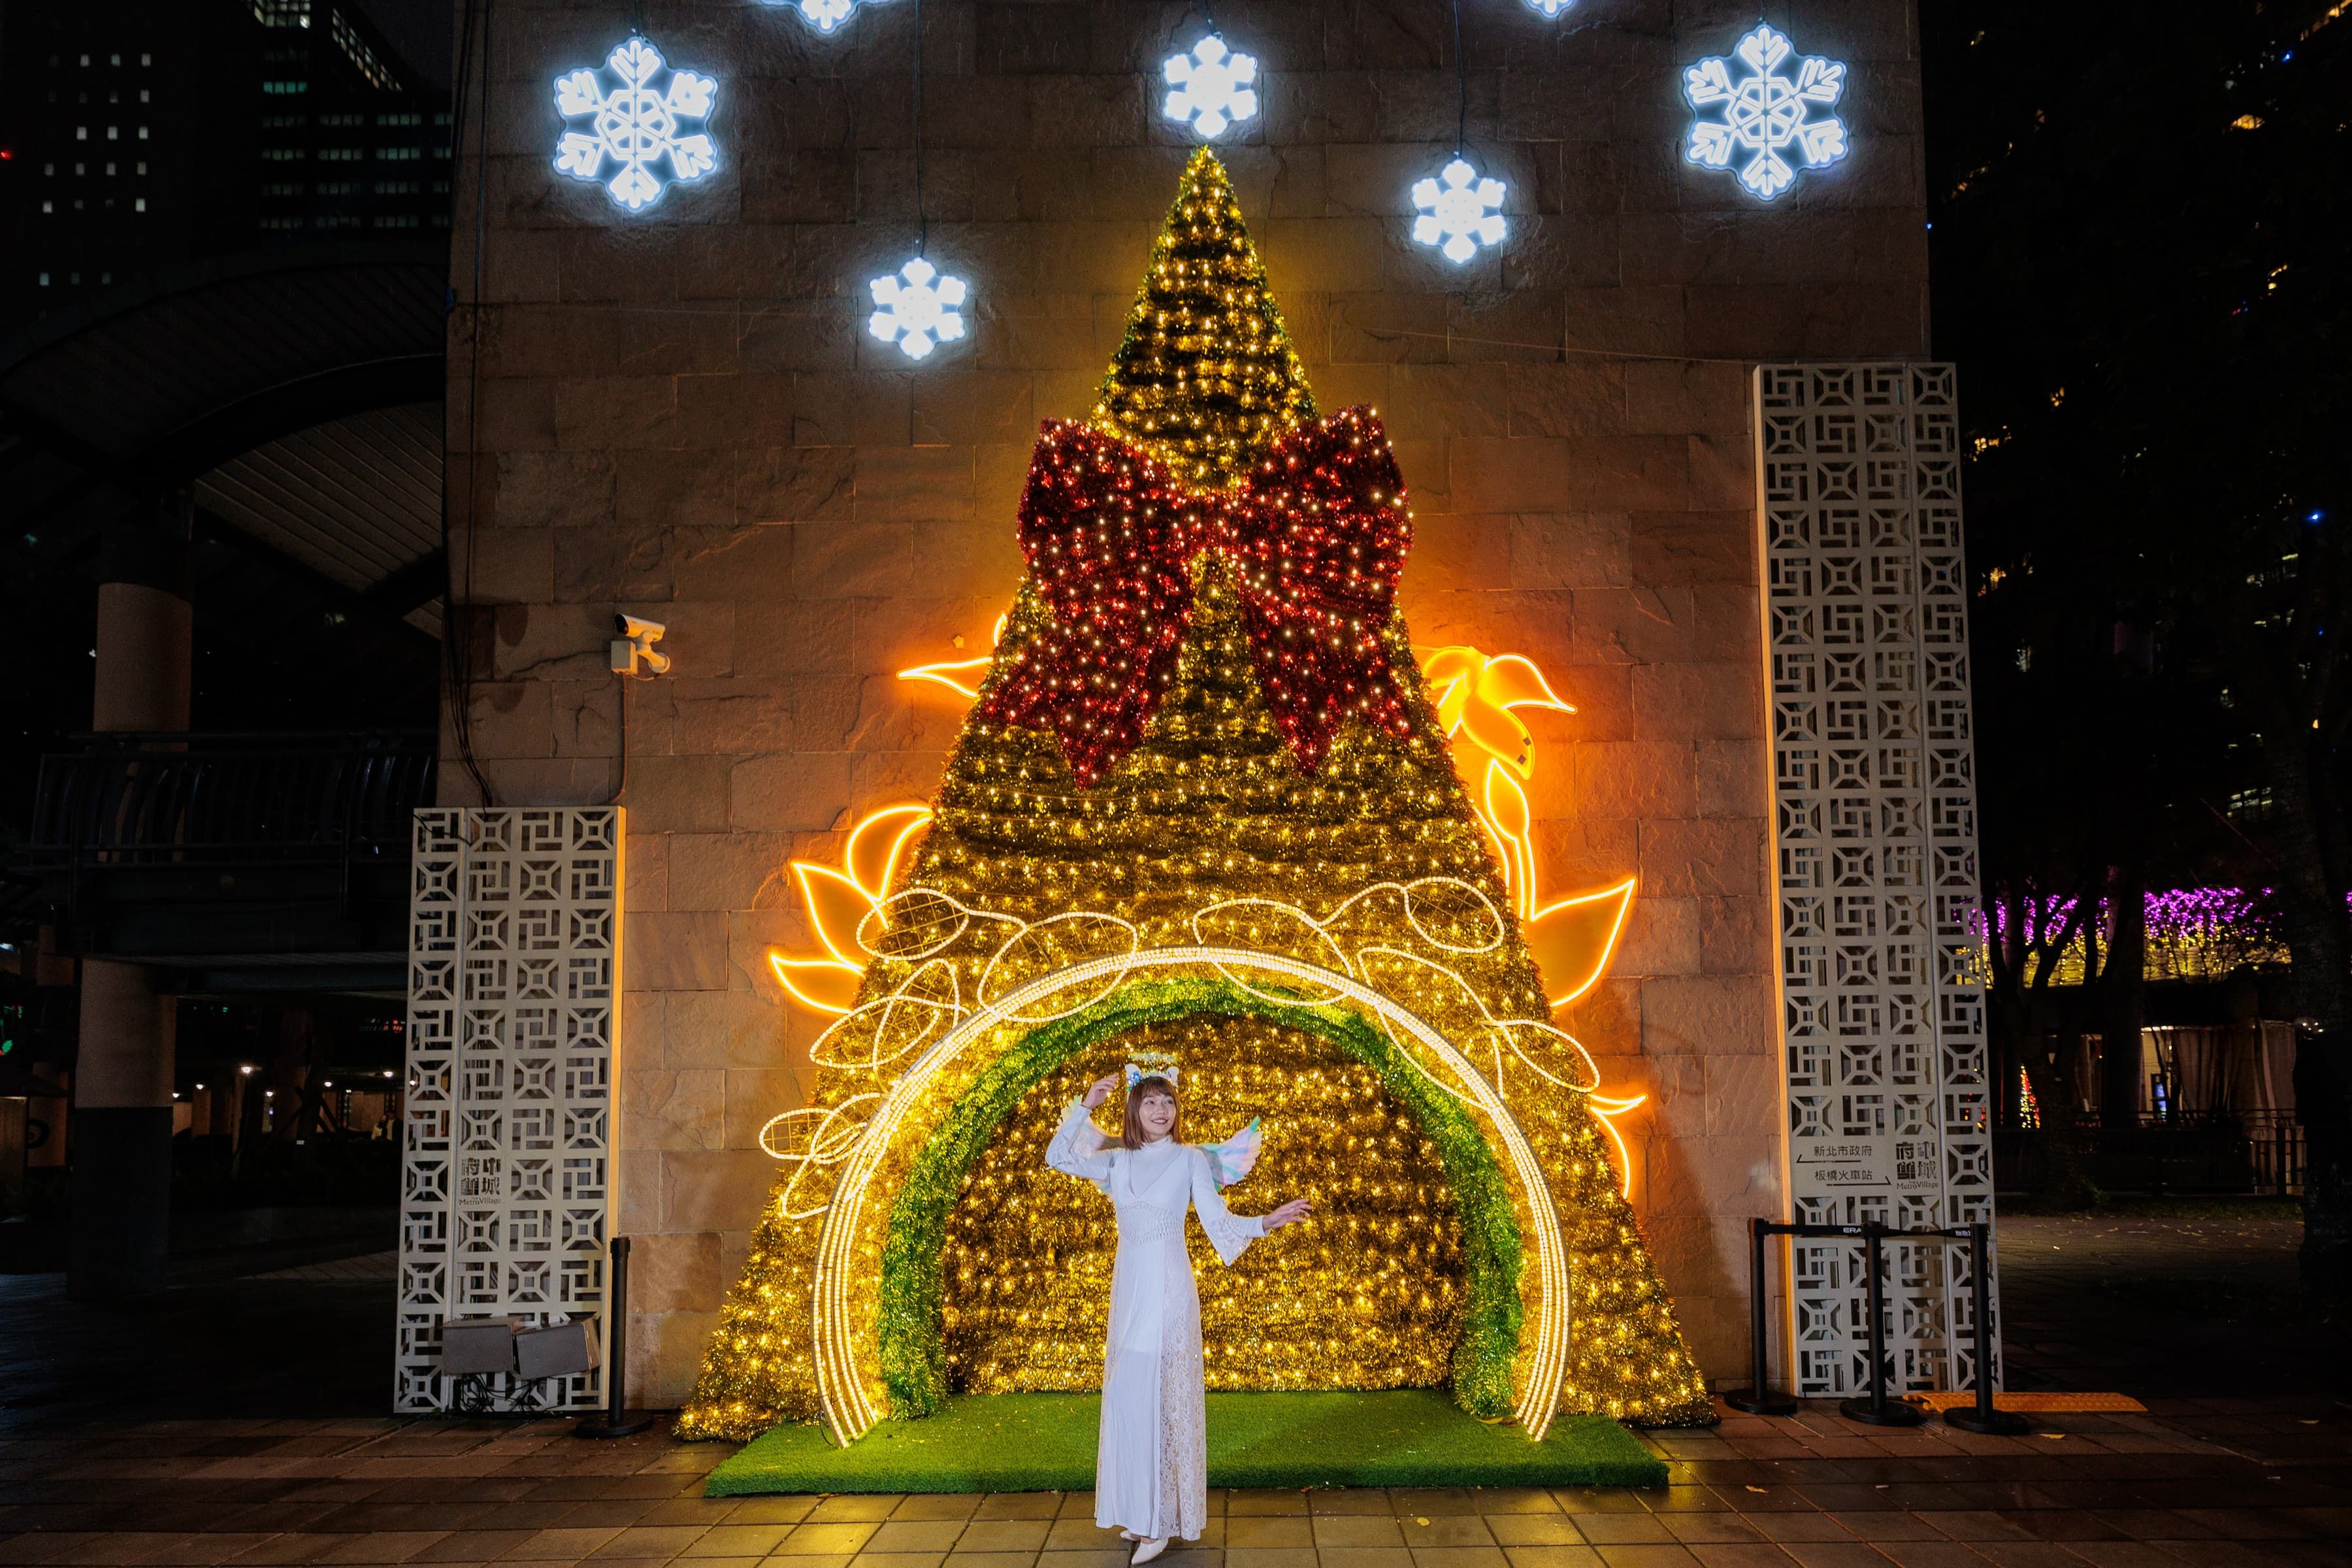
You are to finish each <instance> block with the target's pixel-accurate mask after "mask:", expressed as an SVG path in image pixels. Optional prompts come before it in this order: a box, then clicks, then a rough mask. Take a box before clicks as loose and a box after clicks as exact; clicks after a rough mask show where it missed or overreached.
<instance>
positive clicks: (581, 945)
mask: <svg viewBox="0 0 2352 1568" xmlns="http://www.w3.org/2000/svg"><path fill="white" fill-rule="evenodd" d="M412 865H413V868H414V869H413V872H412V877H411V881H410V893H409V939H408V972H409V978H408V1084H409V1089H408V1100H407V1116H406V1121H405V1126H404V1133H403V1135H404V1146H403V1164H402V1192H401V1235H400V1320H399V1331H398V1332H399V1345H398V1352H397V1367H396V1371H395V1373H394V1394H393V1407H394V1409H395V1410H404V1411H407V1410H444V1409H447V1408H449V1407H450V1406H451V1405H452V1403H453V1400H454V1395H453V1391H452V1384H451V1382H450V1380H448V1379H446V1378H444V1377H442V1376H441V1375H440V1373H439V1371H438V1358H439V1355H440V1350H441V1325H442V1323H443V1322H444V1321H446V1320H447V1319H450V1318H502V1317H519V1318H523V1319H526V1320H528V1321H532V1322H540V1323H552V1322H562V1321H567V1320H569V1319H572V1318H579V1317H589V1318H593V1319H594V1320H595V1321H596V1322H597V1325H598V1327H597V1338H598V1341H599V1342H600V1343H601V1342H603V1341H604V1271H605V1258H606V1252H605V1246H606V1224H607V1219H608V1216H609V1215H610V1213H611V1196H612V1184H611V1170H612V1148H613V1140H612V1133H613V1026H614V1015H615V1012H616V1008H617V1004H618V1000H619V984H620V931H621V813H620V809H619V808H618V807H615V806H591V807H574V806H562V807H558V806H550V807H529V808H524V807H507V808H499V809H489V810H482V809H476V808H472V807H436V808H428V809H426V810H423V811H419V812H418V813H417V814H416V826H415V848H414V859H413V861H412ZM598 1359H599V1361H600V1362H601V1361H602V1360H603V1357H602V1356H601V1355H600V1356H599V1358H598ZM518 1392H519V1390H517V1389H516V1388H515V1387H512V1386H510V1385H509V1384H507V1382H506V1381H505V1380H503V1379H502V1380H499V1384H498V1385H497V1386H496V1388H495V1390H494V1393H493V1395H492V1398H493V1405H494V1407H498V1408H511V1407H512V1406H513V1404H514V1400H515V1396H516V1394H517V1393H518ZM535 1393H536V1394H537V1396H538V1397H539V1398H540V1399H541V1407H542V1408H550V1409H567V1410H584V1409H591V1408H593V1407H595V1406H597V1405H602V1404H603V1403H604V1393H603V1373H602V1372H601V1370H600V1371H597V1372H591V1373H586V1374H584V1375H581V1376H575V1377H569V1378H564V1379H562V1380H559V1381H556V1382H553V1383H551V1384H547V1385H543V1386H542V1387H541V1388H540V1389H538V1390H536V1391H535Z"/></svg>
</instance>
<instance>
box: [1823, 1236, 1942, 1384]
mask: <svg viewBox="0 0 2352 1568" xmlns="http://www.w3.org/2000/svg"><path fill="white" fill-rule="evenodd" d="M1885 1238H1886V1227H1885V1226H1883V1225H1881V1224H1879V1223H1878V1222H1877V1221H1876V1220H1872V1221H1871V1222H1870V1223H1869V1224H1868V1225H1865V1226H1863V1227H1862V1266H1863V1268H1865V1269H1867V1270H1868V1271H1869V1272H1868V1274H1867V1276H1866V1279H1867V1288H1866V1289H1864V1292H1863V1294H1864V1300H1865V1302H1866V1303H1867V1305H1868V1308H1869V1311H1870V1397H1869V1398H1867V1399H1848V1400H1843V1401H1842V1402H1840V1404H1839V1405H1838V1414H1839V1415H1843V1416H1844V1417H1845V1418H1846V1419H1847V1420H1849V1421H1862V1422H1866V1423H1868V1424H1869V1425H1871V1426H1918V1425H1919V1424H1920V1423H1921V1422H1923V1421H1925V1420H1926V1419H1927V1416H1925V1415H1922V1414H1920V1411H1919V1407H1918V1406H1917V1405H1901V1404H1891V1403H1889V1402H1888V1400H1887V1397H1886V1284H1885V1278H1884V1271H1883V1270H1882V1269H1881V1268H1880V1267H1879V1261H1878V1248H1879V1244H1880V1243H1881V1242H1883V1241H1884V1240H1885Z"/></svg>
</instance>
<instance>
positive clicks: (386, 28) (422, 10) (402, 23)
mask: <svg viewBox="0 0 2352 1568" xmlns="http://www.w3.org/2000/svg"><path fill="white" fill-rule="evenodd" d="M358 5H359V7H360V9H361V10H362V11H364V12H366V13H367V14H368V17H369V19H370V20H372V21H373V22H374V23H375V25H376V26H379V27H381V28H383V33H384V37H388V38H390V39H391V40H392V42H393V45H394V47H396V48H398V49H399V50H400V52H401V53H402V54H403V55H404V56H405V57H407V59H408V63H409V64H410V65H413V66H415V68H417V69H418V70H419V71H421V72H423V73H424V74H425V76H426V77H427V78H428V79H430V80H431V81H432V82H433V83H434V85H435V86H436V87H447V86H448V85H449V56H450V53H451V50H452V48H453V47H454V46H453V45H452V44H451V42H450V40H451V37H453V32H452V16H451V13H452V12H453V11H455V10H456V6H455V5H453V4H452V3H451V0H358Z"/></svg>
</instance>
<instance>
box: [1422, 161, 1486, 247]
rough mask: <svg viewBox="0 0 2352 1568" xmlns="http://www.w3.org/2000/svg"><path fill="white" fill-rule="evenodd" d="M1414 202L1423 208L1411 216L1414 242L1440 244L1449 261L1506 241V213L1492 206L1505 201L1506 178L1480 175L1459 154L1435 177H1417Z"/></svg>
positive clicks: (1438, 245)
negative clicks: (1413, 217) (1423, 178)
mask: <svg viewBox="0 0 2352 1568" xmlns="http://www.w3.org/2000/svg"><path fill="white" fill-rule="evenodd" d="M1412 205H1415V206H1417V207H1419V208H1421V209H1422V213H1421V216H1419V217H1417V218H1415V219H1413V220H1412V238H1413V243H1414V244H1416V245H1435V246H1437V247H1438V248H1439V249H1440V250H1442V251H1444V254H1445V259H1446V260H1448V261H1467V260H1469V259H1470V258H1472V257H1474V256H1475V255H1477V254H1478V247H1480V246H1482V245H1500V244H1502V243H1503V215H1502V214H1501V213H1499V212H1496V211H1494V210H1493V209H1494V208H1496V207H1499V206H1501V205H1503V182H1502V181H1500V180H1496V179H1484V180H1482V179H1480V178H1479V177H1478V171H1477V170H1475V169H1474V168H1472V167H1471V166H1470V165H1469V164H1468V163H1465V162H1464V161H1463V160H1462V159H1460V158H1456V159H1454V162H1452V163H1448V164H1446V165H1445V167H1444V170H1442V171H1441V172H1440V173H1439V174H1438V176H1437V178H1436V179H1433V180H1417V181H1415V182H1414V183H1413V187H1412ZM1441 241H1443V243H1442V244H1441V243H1440V242H1441Z"/></svg>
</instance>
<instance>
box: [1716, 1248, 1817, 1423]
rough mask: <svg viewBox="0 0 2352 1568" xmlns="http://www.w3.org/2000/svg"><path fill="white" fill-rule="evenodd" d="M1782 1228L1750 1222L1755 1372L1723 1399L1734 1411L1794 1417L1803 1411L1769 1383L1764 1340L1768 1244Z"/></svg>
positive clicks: (1751, 1341)
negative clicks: (1765, 1263) (1745, 1383)
mask: <svg viewBox="0 0 2352 1568" xmlns="http://www.w3.org/2000/svg"><path fill="white" fill-rule="evenodd" d="M1778 1228H1779V1227H1778V1226H1774V1225H1773V1224H1772V1223H1771V1222H1770V1221H1769V1220H1762V1219H1751V1220H1749V1221H1748V1244H1749V1247H1748V1348H1749V1350H1750V1352H1752V1355H1753V1360H1754V1366H1755V1371H1754V1373H1752V1375H1751V1377H1750V1380H1749V1382H1748V1386H1747V1387H1746V1388H1741V1389H1735V1390H1733V1391H1732V1392H1731V1393H1729V1394H1725V1395H1724V1396H1723V1402H1724V1404H1726V1405H1729V1406H1730V1407H1731V1408H1732V1409H1734V1410H1744V1411H1746V1412H1748V1414H1749V1415H1795V1414H1796V1412H1797V1411H1798V1410H1799V1409H1800V1408H1801V1406H1800V1405H1798V1404H1797V1402H1796V1401H1795V1400H1793V1399H1791V1398H1790V1397H1789V1396H1788V1395H1787V1394H1775V1393H1773V1392H1772V1390H1771V1387H1770V1385H1769V1384H1768V1383H1767V1382H1766V1381H1765V1368H1764V1359H1765V1356H1764V1352H1765V1348H1766V1345H1767V1341H1766V1339H1765V1337H1764V1324H1765V1321H1766V1314H1765V1311H1764V1243H1765V1240H1766V1239H1767V1238H1768V1237H1770V1236H1772V1235H1773V1234H1774V1232H1775V1231H1776V1230H1777V1229H1778Z"/></svg>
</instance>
